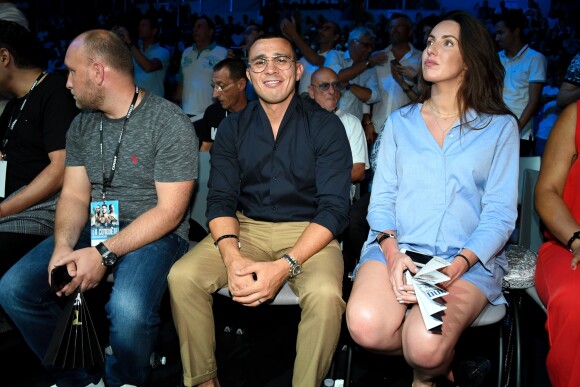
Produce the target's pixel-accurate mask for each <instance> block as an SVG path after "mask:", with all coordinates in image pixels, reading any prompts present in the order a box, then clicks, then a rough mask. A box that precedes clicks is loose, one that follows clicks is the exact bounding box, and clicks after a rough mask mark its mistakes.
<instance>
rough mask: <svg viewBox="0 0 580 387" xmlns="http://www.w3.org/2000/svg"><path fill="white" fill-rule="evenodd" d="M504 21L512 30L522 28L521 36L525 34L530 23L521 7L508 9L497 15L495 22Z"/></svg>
mask: <svg viewBox="0 0 580 387" xmlns="http://www.w3.org/2000/svg"><path fill="white" fill-rule="evenodd" d="M499 22H504V24H505V26H506V28H507V29H508V30H510V31H515V30H516V29H517V28H519V29H520V36H522V37H523V36H524V32H525V29H526V27H527V25H528V19H527V18H526V16H525V15H524V12H523V11H522V10H521V9H508V10H507V11H506V12H503V13H501V14H499V15H498V16H497V18H496V19H495V23H499Z"/></svg>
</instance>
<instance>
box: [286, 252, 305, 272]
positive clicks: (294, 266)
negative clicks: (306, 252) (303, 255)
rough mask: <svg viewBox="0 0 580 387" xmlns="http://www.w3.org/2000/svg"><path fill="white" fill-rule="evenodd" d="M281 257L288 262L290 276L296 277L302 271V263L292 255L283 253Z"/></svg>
mask: <svg viewBox="0 0 580 387" xmlns="http://www.w3.org/2000/svg"><path fill="white" fill-rule="evenodd" d="M282 259H285V260H287V261H288V263H289V264H290V278H294V277H296V276H297V275H298V274H300V273H302V265H301V264H299V263H298V261H296V259H294V257H293V256H291V255H289V254H284V255H283V256H282Z"/></svg>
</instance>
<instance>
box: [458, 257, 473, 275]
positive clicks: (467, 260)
mask: <svg viewBox="0 0 580 387" xmlns="http://www.w3.org/2000/svg"><path fill="white" fill-rule="evenodd" d="M455 257H461V258H463V259H464V260H465V263H466V264H467V270H466V271H469V270H470V269H471V262H469V259H467V257H466V256H465V255H463V254H455Z"/></svg>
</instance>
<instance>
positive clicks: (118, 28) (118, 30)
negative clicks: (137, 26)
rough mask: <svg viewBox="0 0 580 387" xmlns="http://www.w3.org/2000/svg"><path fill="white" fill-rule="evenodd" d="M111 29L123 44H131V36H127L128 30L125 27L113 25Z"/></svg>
mask: <svg viewBox="0 0 580 387" xmlns="http://www.w3.org/2000/svg"><path fill="white" fill-rule="evenodd" d="M111 31H112V32H114V33H116V34H117V35H119V37H120V38H121V39H122V40H123V42H125V44H131V36H129V31H128V30H127V29H126V28H125V27H121V26H115V27H113V28H112V29H111Z"/></svg>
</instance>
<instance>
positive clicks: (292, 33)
mask: <svg viewBox="0 0 580 387" xmlns="http://www.w3.org/2000/svg"><path fill="white" fill-rule="evenodd" d="M280 31H282V34H284V36H286V37H287V38H288V39H290V40H291V41H294V40H295V37H296V36H297V35H298V31H297V29H296V21H295V20H294V18H292V20H288V19H286V18H284V19H282V21H281V22H280Z"/></svg>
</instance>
